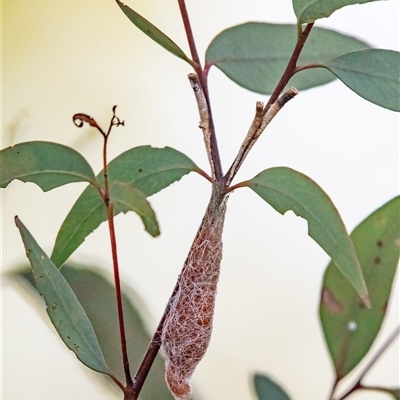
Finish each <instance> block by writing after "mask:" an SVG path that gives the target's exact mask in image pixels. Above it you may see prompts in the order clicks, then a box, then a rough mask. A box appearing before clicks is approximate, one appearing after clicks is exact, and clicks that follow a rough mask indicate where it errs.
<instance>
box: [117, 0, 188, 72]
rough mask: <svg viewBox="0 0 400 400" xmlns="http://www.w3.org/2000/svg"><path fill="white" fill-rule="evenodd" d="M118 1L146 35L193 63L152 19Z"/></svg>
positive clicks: (124, 11) (130, 18)
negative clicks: (148, 19)
mask: <svg viewBox="0 0 400 400" xmlns="http://www.w3.org/2000/svg"><path fill="white" fill-rule="evenodd" d="M116 2H117V4H118V5H119V7H120V8H121V10H122V11H123V13H124V14H125V15H126V16H127V17H128V18H129V20H130V21H131V22H132V23H133V24H134V25H135V26H136V27H137V28H139V29H140V30H141V31H142V32H143V33H144V34H145V35H147V36H148V37H149V38H150V39H153V40H154V41H155V42H156V43H158V44H159V45H160V46H161V47H164V49H165V50H168V51H169V52H170V53H172V54H174V55H175V56H177V57H178V58H181V59H182V60H184V61H186V62H187V63H189V64H190V65H193V61H192V60H191V59H189V58H188V57H187V56H186V54H185V53H184V52H183V50H182V49H181V48H180V47H179V46H178V45H177V44H176V43H175V42H174V41H172V40H171V39H170V38H169V37H168V36H167V35H166V34H165V33H163V32H161V31H160V30H159V29H158V28H157V27H155V26H154V25H153V24H152V23H151V22H150V21H147V19H146V18H143V17H142V16H141V15H139V14H138V13H137V12H136V11H133V10H132V9H131V8H130V7H128V6H127V5H125V4H124V3H122V2H121V1H119V0H116Z"/></svg>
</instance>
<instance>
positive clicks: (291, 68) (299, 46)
mask: <svg viewBox="0 0 400 400" xmlns="http://www.w3.org/2000/svg"><path fill="white" fill-rule="evenodd" d="M313 26H314V23H310V24H307V26H306V27H305V28H304V31H303V32H302V33H301V34H300V35H299V37H298V38H297V43H296V47H295V48H294V50H293V53H292V56H291V57H290V60H289V63H288V65H287V67H286V69H285V71H284V73H283V74H282V77H281V79H280V81H279V83H278V85H277V86H276V88H275V90H274V92H273V93H272V95H271V97H270V98H269V100H268V103H267V104H266V106H265V108H264V115H265V113H266V112H267V111H268V108H269V107H270V106H271V104H274V102H275V100H276V99H277V98H278V97H279V95H280V94H281V92H282V90H283V89H284V88H285V86H286V85H287V83H288V82H289V80H290V78H291V77H292V76H293V75H294V73H295V69H296V64H297V60H298V59H299V56H300V53H301V50H303V47H304V44H305V42H306V40H307V38H308V35H309V34H310V32H311V29H312V27H313Z"/></svg>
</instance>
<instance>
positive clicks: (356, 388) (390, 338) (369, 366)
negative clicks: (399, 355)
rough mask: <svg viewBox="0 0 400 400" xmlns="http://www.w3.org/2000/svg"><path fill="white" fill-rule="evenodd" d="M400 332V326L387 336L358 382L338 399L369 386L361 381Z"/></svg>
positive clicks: (341, 399) (340, 399) (342, 399)
mask: <svg viewBox="0 0 400 400" xmlns="http://www.w3.org/2000/svg"><path fill="white" fill-rule="evenodd" d="M399 334H400V326H398V327H397V328H396V330H395V331H394V332H393V333H392V334H391V335H390V336H389V337H388V338H387V340H386V342H385V343H384V344H383V346H382V347H381V348H380V349H379V350H378V352H377V353H376V354H375V356H374V357H373V358H372V359H371V360H370V362H369V363H368V364H367V365H366V367H365V368H364V369H363V371H362V372H361V374H360V376H359V377H358V379H357V380H356V382H355V383H354V384H353V386H352V387H351V388H350V389H349V390H348V391H347V392H346V393H345V394H344V395H343V396H342V397H340V398H339V399H337V400H344V399H345V398H346V397H348V396H349V395H350V394H351V393H353V392H355V391H356V390H358V389H364V388H368V387H364V386H363V385H362V383H361V381H362V380H363V379H364V377H365V375H367V373H368V372H369V371H370V370H371V368H372V367H373V366H374V365H375V364H376V362H377V361H378V359H379V358H380V357H382V355H383V354H384V353H385V351H386V350H387V349H388V348H389V347H390V345H391V344H392V343H393V342H394V341H395V339H396V338H397V336H399Z"/></svg>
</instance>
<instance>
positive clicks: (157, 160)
mask: <svg viewBox="0 0 400 400" xmlns="http://www.w3.org/2000/svg"><path fill="white" fill-rule="evenodd" d="M192 171H199V168H198V167H197V166H196V164H194V162H193V161H192V160H190V158H188V157H187V156H186V155H184V154H183V153H181V152H179V151H177V150H175V149H172V148H170V147H165V148H162V149H157V148H153V147H150V146H141V147H135V148H133V149H130V150H127V151H126V152H124V153H122V154H120V155H119V156H118V157H116V158H115V159H114V160H112V161H111V162H110V164H109V166H108V177H109V181H110V185H112V183H113V182H122V183H128V184H131V185H133V186H135V187H136V188H137V189H138V190H140V191H141V192H143V193H144V195H145V196H151V195H153V194H155V193H157V192H159V191H160V190H162V189H164V188H166V187H167V186H169V185H170V184H171V183H173V182H175V181H178V180H179V179H181V178H182V177H183V176H184V175H186V174H188V173H189V172H192ZM97 181H98V182H99V184H100V185H101V186H102V185H103V182H104V179H103V173H102V172H101V173H100V174H99V175H98V176H97ZM117 211H118V210H117ZM118 212H120V211H118ZM115 215H116V214H115ZM106 220H107V213H106V209H105V206H104V203H103V200H102V198H101V197H100V195H99V194H98V192H97V190H96V189H94V188H93V187H91V186H88V187H87V188H86V189H85V190H84V191H83V193H82V194H81V195H80V197H79V198H78V200H77V201H76V203H75V204H74V205H73V207H72V209H71V211H70V212H69V214H68V215H67V217H66V218H65V220H64V222H63V224H62V226H61V228H60V230H59V232H58V235H57V239H56V243H55V246H54V249H53V253H52V255H51V259H52V260H53V262H54V264H56V265H57V266H58V267H60V266H61V265H62V264H63V263H64V262H65V261H66V260H67V259H68V257H69V256H70V255H71V254H72V253H73V252H74V251H75V250H76V249H77V248H78V247H79V246H80V245H81V244H82V243H83V241H84V240H85V238H86V236H88V235H89V234H90V233H92V232H93V231H94V230H95V229H96V228H97V227H98V226H99V225H100V224H101V223H102V222H103V221H106Z"/></svg>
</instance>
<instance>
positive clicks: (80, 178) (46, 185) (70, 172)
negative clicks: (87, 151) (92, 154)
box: [0, 141, 96, 192]
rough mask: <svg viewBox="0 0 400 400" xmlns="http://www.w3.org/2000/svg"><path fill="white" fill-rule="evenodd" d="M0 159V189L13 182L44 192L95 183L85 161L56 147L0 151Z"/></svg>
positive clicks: (17, 147)
mask: <svg viewBox="0 0 400 400" xmlns="http://www.w3.org/2000/svg"><path fill="white" fill-rule="evenodd" d="M0 159H1V166H0V169H1V170H0V175H1V182H0V187H2V188H5V187H7V185H8V184H9V183H10V182H11V181H12V180H14V179H19V180H20V181H22V182H33V183H36V184H37V185H38V186H39V187H40V188H41V189H42V190H43V191H44V192H46V191H48V190H51V189H54V188H56V187H59V186H62V185H65V184H67V183H73V182H90V183H93V184H94V183H95V181H96V180H95V176H94V172H93V170H92V168H91V166H90V165H89V164H88V162H87V161H86V159H85V158H84V157H83V156H82V155H81V154H80V153H78V152H77V151H75V150H74V149H71V148H70V147H67V146H63V145H61V144H59V143H52V142H40V141H35V142H25V143H20V144H17V145H15V146H11V147H7V148H6V149H3V150H1V151H0Z"/></svg>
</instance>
